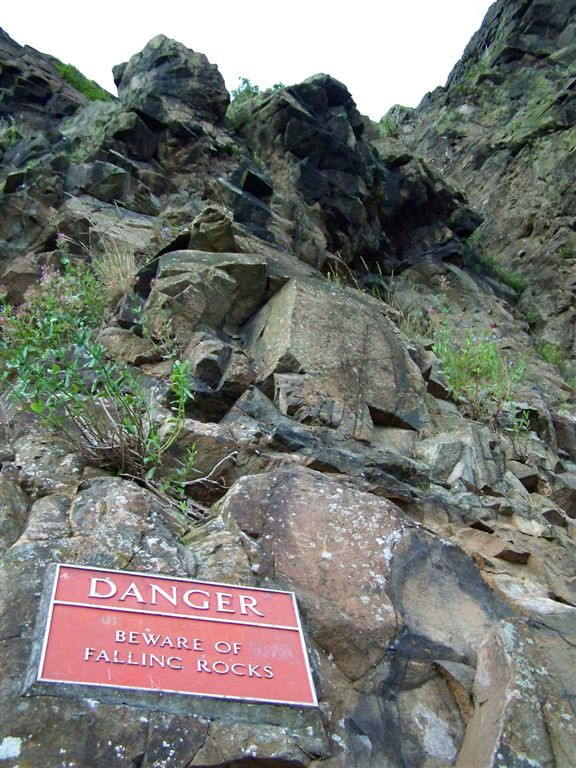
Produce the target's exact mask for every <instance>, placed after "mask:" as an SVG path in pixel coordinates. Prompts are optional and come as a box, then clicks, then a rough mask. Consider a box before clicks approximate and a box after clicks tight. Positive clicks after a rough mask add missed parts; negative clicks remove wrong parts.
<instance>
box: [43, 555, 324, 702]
mask: <svg viewBox="0 0 576 768" xmlns="http://www.w3.org/2000/svg"><path fill="white" fill-rule="evenodd" d="M37 679H38V680H39V681H41V682H49V683H77V684H83V685H98V686H107V687H115V688H129V689H140V690H148V691H162V692H165V693H183V694H195V695H199V696H211V697H219V698H225V699H241V700H244V701H254V702H268V703H275V704H294V705H300V706H316V704H317V702H316V695H315V692H314V687H313V683H312V678H311V674H310V668H309V664H308V658H307V654H306V647H305V645H304V638H303V634H302V628H301V625H300V619H299V616H298V610H297V607H296V601H295V597H294V595H293V593H291V592H280V591H276V590H267V589H256V588H253V587H241V586H232V585H228V584H214V583H208V582H201V581H188V580H185V579H178V578H171V577H167V576H157V575H150V574H143V573H131V572H129V571H107V570H102V569H99V568H85V567H83V566H76V565H58V566H57V568H56V575H55V579H54V586H53V591H52V597H51V602H50V607H49V612H48V621H47V624H46V630H45V635H44V643H43V648H42V654H41V659H40V667H39V671H38V677H37Z"/></svg>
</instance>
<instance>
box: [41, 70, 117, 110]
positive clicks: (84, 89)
mask: <svg viewBox="0 0 576 768" xmlns="http://www.w3.org/2000/svg"><path fill="white" fill-rule="evenodd" d="M55 63H56V69H57V70H58V74H59V75H60V77H61V78H62V79H63V80H66V82H67V83H69V85H71V86H72V87H73V88H76V90H77V91H80V93H83V94H84V96H86V97H87V98H88V99H90V101H113V100H114V97H113V96H112V94H111V93H108V91H105V90H104V88H102V86H100V85H98V83H95V82H94V81H93V80H88V78H87V77H86V75H83V74H82V72H80V70H79V69H76V67H75V66H73V65H72V64H64V62H62V61H58V60H56V62H55Z"/></svg>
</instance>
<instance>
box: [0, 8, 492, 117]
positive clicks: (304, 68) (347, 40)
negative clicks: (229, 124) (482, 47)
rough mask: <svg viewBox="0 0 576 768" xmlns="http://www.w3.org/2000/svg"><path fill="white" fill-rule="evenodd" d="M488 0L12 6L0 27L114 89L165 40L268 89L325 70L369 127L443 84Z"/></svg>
mask: <svg viewBox="0 0 576 768" xmlns="http://www.w3.org/2000/svg"><path fill="white" fill-rule="evenodd" d="M490 4H491V3H490V1H489V0H380V1H378V0H371V1H370V2H368V0H351V1H350V0H349V2H346V3H345V2H342V0H332V1H330V0H306V1H305V0H288V2H286V1H285V2H282V3H279V2H278V0H217V2H209V0H164V2H158V0H155V2H148V0H139V2H134V1H133V0H115V2H112V0H99V2H89V3H88V2H85V1H84V2H83V1H82V0H52V2H49V0H12V2H4V3H3V8H2V12H1V13H0V26H2V28H3V29H4V30H5V31H6V32H7V33H8V34H9V35H10V36H11V37H12V38H13V39H14V40H16V41H17V42H18V43H20V44H22V45H25V44H28V45H31V46H32V47H34V48H37V49H38V50H40V51H43V52H44V53H50V54H52V55H54V56H57V57H58V58H59V59H61V60H62V61H64V62H65V63H67V64H74V65H75V66H76V67H78V69H80V71H81V72H83V73H84V74H85V75H86V76H87V77H89V78H90V79H94V80H96V81H97V82H98V83H100V85H102V86H104V87H105V88H107V89H108V90H110V91H111V92H112V93H114V94H115V93H116V89H115V87H114V84H113V81H112V74H111V70H112V66H113V65H114V64H119V63H120V62H122V61H126V60H127V59H129V58H130V57H131V56H132V55H133V54H134V53H136V52H137V51H139V50H141V49H142V48H143V47H144V45H145V44H146V43H147V42H148V40H149V39H150V38H152V37H154V36H155V35H157V34H159V33H162V34H164V35H167V36H168V37H173V38H175V39H176V40H179V41H180V42H181V43H184V45H186V46H188V47H189V48H192V49H193V50H195V51H199V52H201V53H205V54H206V56H208V58H209V60H210V61H211V62H213V63H214V64H217V65H218V68H219V69H220V72H221V73H222V75H223V76H224V79H225V80H226V85H227V87H228V89H229V90H231V89H232V88H235V87H236V86H237V85H238V78H239V77H240V76H243V77H248V78H249V79H250V80H251V82H252V83H256V84H258V85H260V86H261V87H268V86H270V85H272V84H273V83H276V82H283V83H285V84H286V85H290V84H292V83H297V82H300V81H301V80H304V79H305V78H307V77H310V75H313V74H316V73H317V72H326V73H328V74H330V75H333V76H334V77H336V78H337V79H338V80H341V81H342V82H343V83H345V85H346V86H347V87H348V89H349V91H350V92H351V94H352V96H353V97H354V99H355V101H356V103H357V105H358V108H359V109H360V111H361V112H363V113H364V114H367V115H369V116H370V117H372V118H373V119H374V120H378V119H379V118H380V117H381V116H382V115H383V114H384V113H385V112H386V111H387V110H388V109H389V108H390V107H391V106H392V105H393V104H396V103H400V104H404V105H406V106H416V105H417V104H418V103H419V101H420V100H421V98H422V97H423V96H424V95H425V94H426V92H427V91H431V90H433V89H434V88H435V87H436V86H438V85H444V83H445V82H446V78H447V76H448V74H449V72H450V70H451V69H452V67H453V66H454V64H455V63H456V61H457V60H458V59H459V58H460V56H461V54H462V51H463V50H464V47H465V46H466V44H467V43H468V40H469V39H470V37H471V36H472V34H473V33H474V32H475V31H476V30H477V29H478V27H479V26H480V24H481V22H482V19H483V18H484V15H485V13H486V11H487V10H488V8H489V6H490Z"/></svg>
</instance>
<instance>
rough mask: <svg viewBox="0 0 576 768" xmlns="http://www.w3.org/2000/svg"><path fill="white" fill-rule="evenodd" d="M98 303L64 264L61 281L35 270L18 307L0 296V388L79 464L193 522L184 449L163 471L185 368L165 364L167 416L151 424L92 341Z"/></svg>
mask: <svg viewBox="0 0 576 768" xmlns="http://www.w3.org/2000/svg"><path fill="white" fill-rule="evenodd" d="M104 301H105V292H104V291H103V290H102V285H101V284H100V282H99V281H98V279H97V278H96V276H95V274H94V273H93V272H92V271H91V270H90V269H89V268H88V267H86V266H85V265H83V264H79V265H73V264H70V263H65V265H64V269H63V271H62V272H59V271H57V270H56V269H54V268H50V267H48V268H44V269H43V270H42V275H41V278H40V283H39V285H38V286H36V287H35V288H33V289H32V290H30V291H29V292H28V294H27V297H26V301H25V302H24V303H23V304H21V305H20V306H18V307H14V306H12V305H10V304H9V303H8V302H7V300H6V294H5V293H4V294H2V295H0V331H1V335H0V362H2V373H1V374H0V384H3V385H4V387H5V388H7V389H8V390H9V391H10V392H11V395H12V396H13V397H14V398H15V399H17V400H18V401H19V402H20V404H21V405H22V406H23V407H25V408H27V409H28V410H30V411H32V412H33V413H35V414H37V416H38V417H39V418H40V420H41V422H42V423H43V425H44V426H46V427H47V428H49V429H52V430H55V431H57V433H58V435H59V436H60V437H62V438H63V439H65V440H66V441H67V442H68V443H69V444H70V445H71V446H72V448H73V449H74V450H76V451H77V452H79V453H80V454H82V455H83V456H84V457H85V458H86V459H87V461H89V462H90V463H92V464H94V465H96V466H99V467H102V468H103V469H105V470H107V471H111V472H116V473H119V474H121V475H123V476H126V477H130V478H132V479H135V480H137V481H138V482H140V483H142V484H143V485H145V486H146V487H148V488H150V489H151V490H153V491H156V492H157V493H159V494H161V495H162V496H163V497H164V496H167V497H169V498H170V500H171V503H173V504H177V505H178V506H180V507H181V508H182V509H184V510H185V511H186V512H187V513H191V515H192V516H195V514H194V512H191V509H190V507H189V505H188V502H187V500H186V493H185V490H186V485H187V480H186V478H187V477H188V476H189V474H190V472H191V470H192V467H193V464H194V457H195V450H194V446H192V448H191V449H190V450H189V451H188V452H187V454H186V457H185V460H184V462H183V464H182V465H180V466H179V467H178V468H177V469H176V470H175V471H168V470H166V468H165V459H166V458H167V452H168V451H169V450H170V448H171V447H172V446H173V444H174V442H175V440H176V439H177V438H178V436H179V435H180V433H181V431H182V428H183V425H184V420H185V406H186V403H187V401H188V400H189V399H190V398H191V397H192V393H191V391H190V389H189V379H190V365H189V363H188V362H182V361H176V362H175V363H174V365H173V368H172V374H171V381H170V384H171V395H172V399H171V416H170V417H169V418H168V419H167V420H164V423H163V424H162V425H160V424H158V423H157V422H156V421H155V419H154V410H153V408H152V405H151V402H150V396H149V394H148V393H147V392H146V391H145V389H144V388H143V386H142V384H141V380H140V378H139V376H138V374H137V373H136V372H134V371H133V370H132V369H131V368H129V367H128V366H126V365H124V364H123V363H121V362H118V361H115V360H112V359H110V357H109V356H108V355H107V353H106V351H105V350H104V348H103V347H102V346H101V345H100V344H98V343H96V342H95V341H94V339H93V335H94V329H95V328H97V327H98V326H99V325H100V323H101V319H102V313H103V306H104Z"/></svg>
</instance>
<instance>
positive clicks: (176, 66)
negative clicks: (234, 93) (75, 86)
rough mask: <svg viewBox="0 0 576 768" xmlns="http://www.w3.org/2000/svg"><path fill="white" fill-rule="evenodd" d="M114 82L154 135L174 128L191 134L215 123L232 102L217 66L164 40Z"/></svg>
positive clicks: (117, 72) (123, 67)
mask: <svg viewBox="0 0 576 768" xmlns="http://www.w3.org/2000/svg"><path fill="white" fill-rule="evenodd" d="M114 82H115V83H116V85H117V87H118V95H119V96H120V100H121V101H122V103H123V104H124V105H125V106H126V107H127V108H128V109H130V110H132V111H134V112H136V113H137V114H138V115H140V117H142V118H143V119H144V122H148V123H149V124H151V126H150V127H152V129H153V130H154V129H155V128H156V129H157V128H159V127H161V126H166V125H172V124H174V123H180V124H181V126H182V128H183V129H184V130H185V129H186V127H187V124H188V123H190V124H191V125H193V122H194V121H195V120H196V121H197V120H199V119H200V120H208V121H209V122H215V121H217V120H219V119H220V118H221V117H223V116H224V113H225V112H226V107H227V106H228V103H229V101H230V97H229V96H228V91H227V90H226V87H225V85H224V80H223V78H222V75H221V74H220V72H218V69H217V68H216V66H215V65H214V64H210V63H209V62H208V59H207V58H206V56H204V54H202V53H194V51H190V50H188V48H185V47H184V46H183V45H181V44H179V43H177V42H176V41H175V40H169V39H168V38H167V37H164V35H158V36H157V37H155V38H154V39H153V40H150V42H149V43H148V45H147V46H146V48H145V49H144V50H143V51H142V53H138V54H136V55H135V56H133V57H132V58H131V59H130V61H129V62H127V63H126V64H119V65H118V66H117V67H115V68H114ZM188 127H189V126H188Z"/></svg>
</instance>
